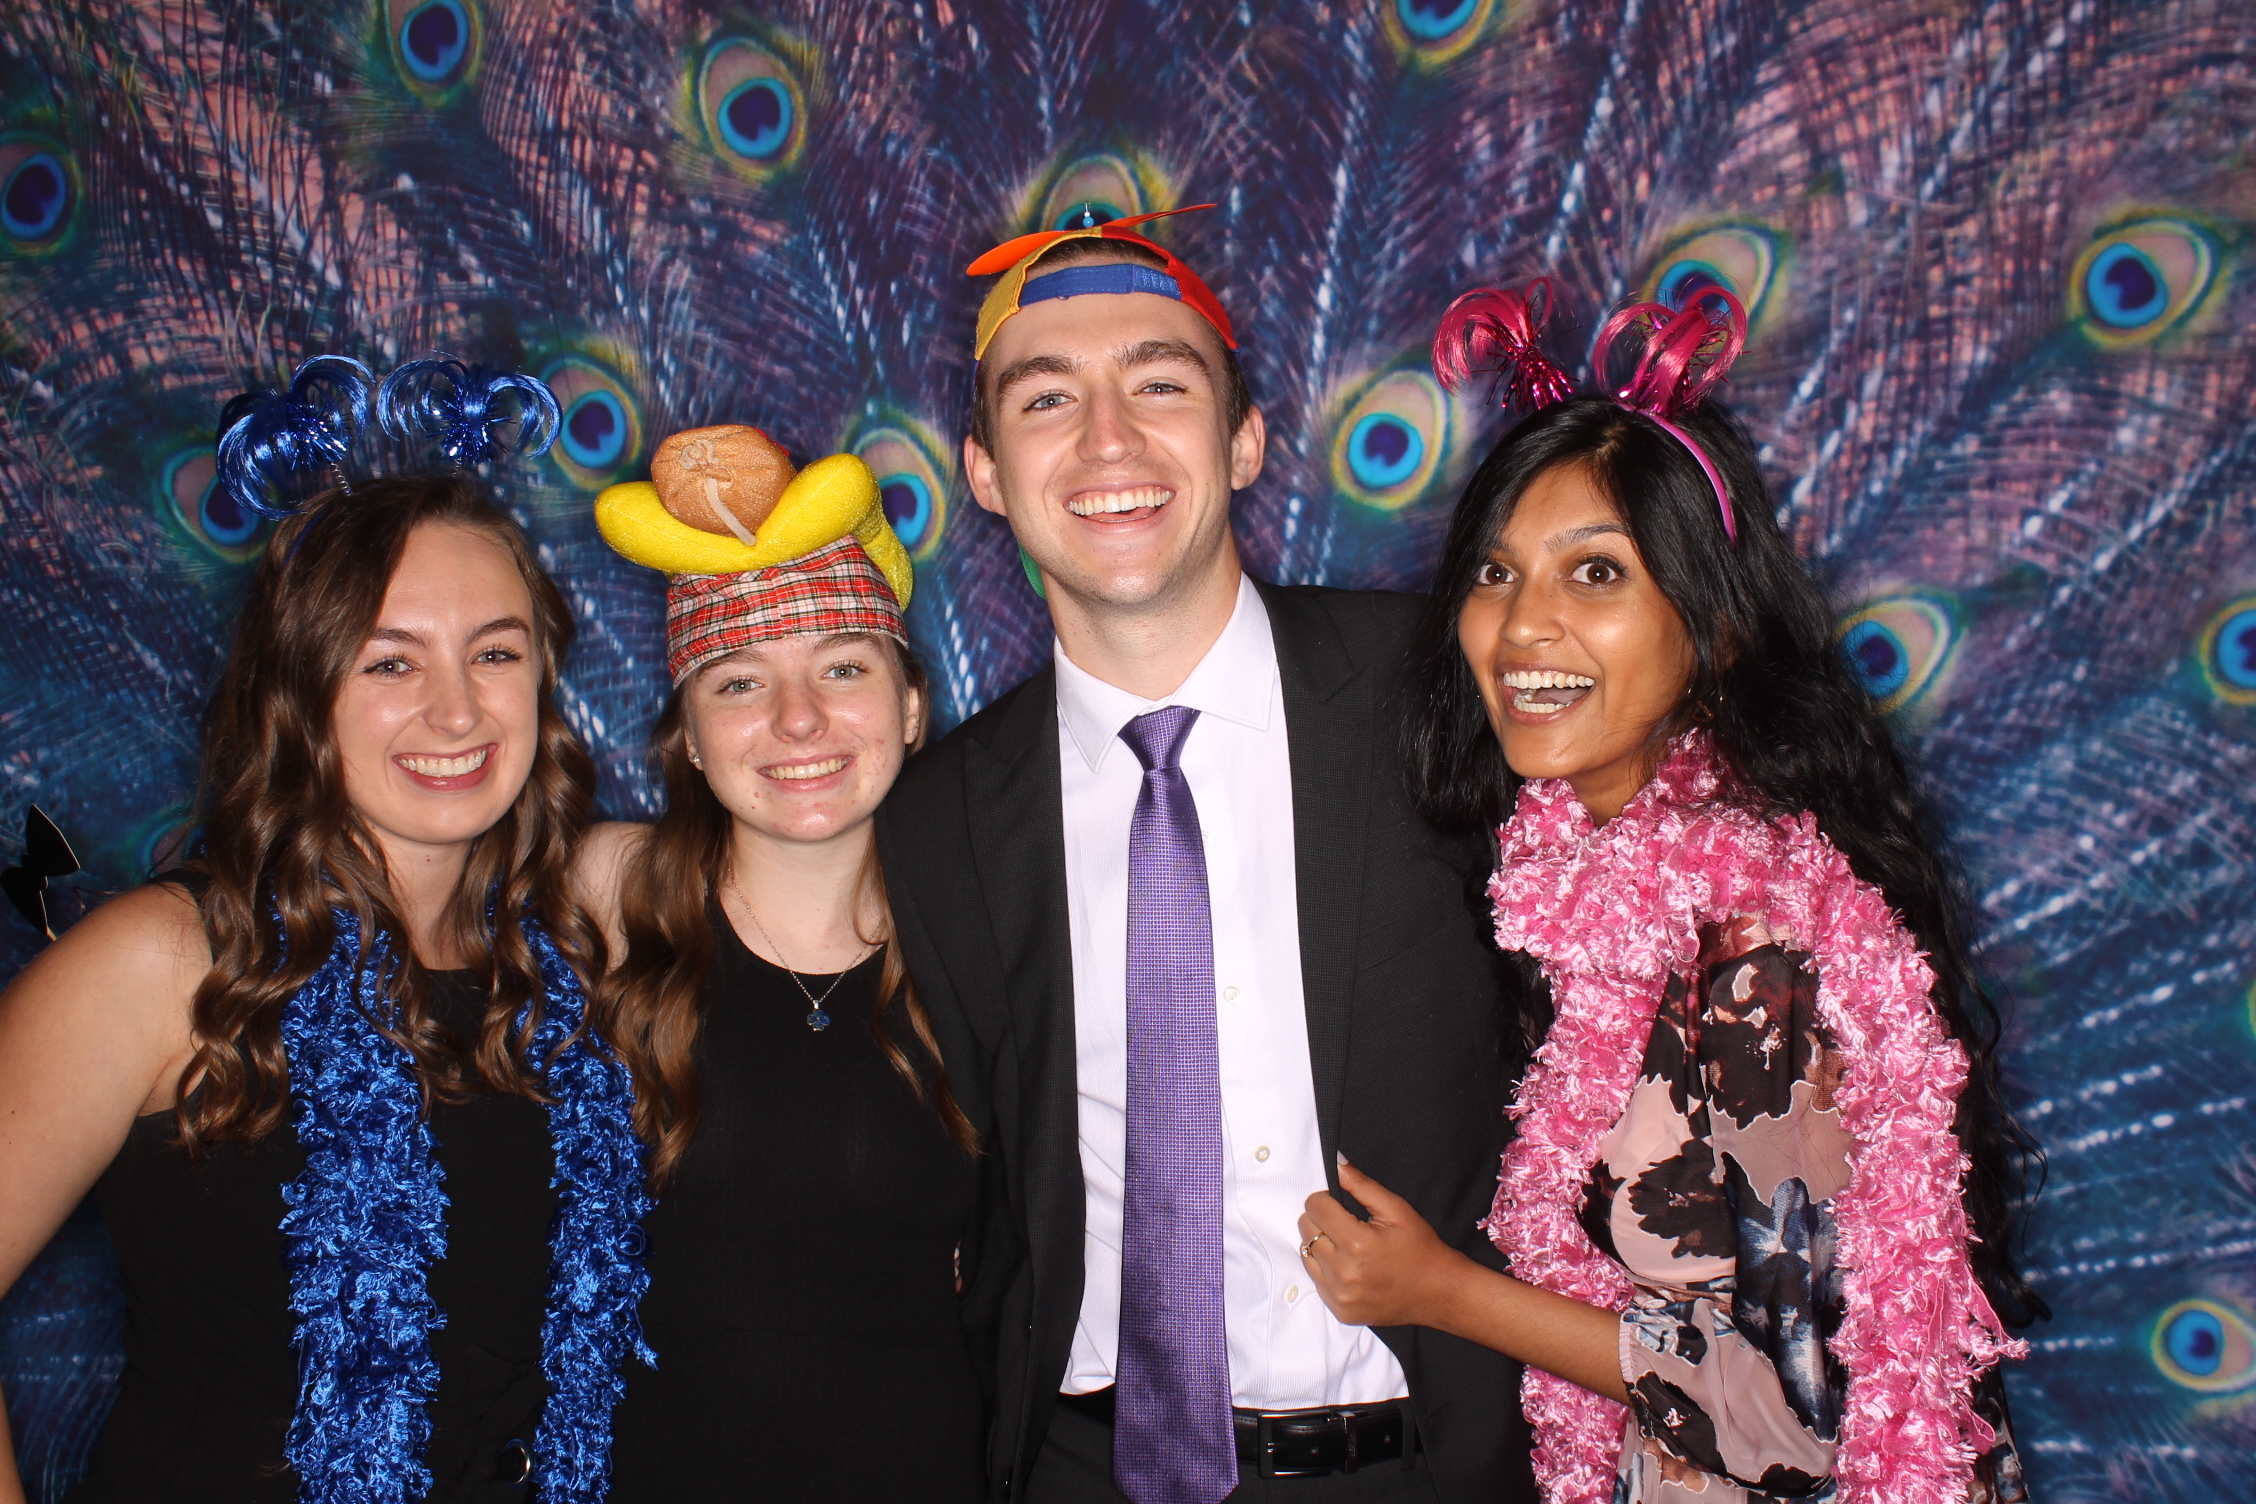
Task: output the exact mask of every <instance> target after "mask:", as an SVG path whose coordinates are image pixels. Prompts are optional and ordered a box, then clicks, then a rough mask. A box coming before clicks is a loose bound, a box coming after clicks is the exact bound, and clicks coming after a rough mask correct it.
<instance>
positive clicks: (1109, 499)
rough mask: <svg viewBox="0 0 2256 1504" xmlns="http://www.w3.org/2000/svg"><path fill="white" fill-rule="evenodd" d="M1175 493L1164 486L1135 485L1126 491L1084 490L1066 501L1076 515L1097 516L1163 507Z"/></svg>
mask: <svg viewBox="0 0 2256 1504" xmlns="http://www.w3.org/2000/svg"><path fill="white" fill-rule="evenodd" d="M1174 495H1175V493H1174V492H1173V491H1170V490H1168V489H1167V488H1166V487H1165V486H1137V487H1134V488H1133V489H1131V490H1127V491H1084V492H1082V493H1081V494H1080V495H1079V496H1076V497H1074V498H1073V499H1072V500H1071V501H1069V502H1067V503H1066V507H1067V508H1068V509H1069V510H1071V511H1072V513H1073V515H1074V516H1076V517H1097V516H1101V515H1103V514H1104V513H1106V512H1133V511H1135V510H1136V509H1137V508H1139V507H1163V506H1166V505H1167V503H1168V502H1169V501H1170V500H1172V499H1173V498H1174Z"/></svg>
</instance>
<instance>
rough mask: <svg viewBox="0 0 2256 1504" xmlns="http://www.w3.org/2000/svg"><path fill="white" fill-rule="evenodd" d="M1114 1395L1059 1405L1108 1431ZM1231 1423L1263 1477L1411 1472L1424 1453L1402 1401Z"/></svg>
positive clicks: (1252, 1414) (1074, 1398)
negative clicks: (1395, 1466) (1388, 1467)
mask: <svg viewBox="0 0 2256 1504" xmlns="http://www.w3.org/2000/svg"><path fill="white" fill-rule="evenodd" d="M1113 1394H1114V1391H1113V1390H1112V1389H1110V1388H1106V1389H1099V1390H1095V1391H1093V1392H1092V1393H1089V1394H1061V1395H1059V1396H1058V1403H1059V1404H1061V1405H1063V1406H1065V1407H1066V1408H1067V1409H1068V1410H1072V1411H1074V1412H1076V1413H1078V1414H1081V1415H1085V1416H1087V1417H1089V1419H1091V1420H1094V1421H1099V1422H1102V1423H1103V1424H1105V1425H1108V1426H1109V1425H1111V1424H1112V1407H1113ZM1230 1422H1231V1429H1232V1430H1233V1431H1235V1432H1236V1433H1237V1442H1238V1461H1239V1462H1241V1463H1243V1464H1244V1465H1245V1466H1247V1467H1250V1468H1253V1469H1255V1470H1256V1471H1258V1472H1259V1473H1260V1475H1261V1476H1262V1477H1264V1478H1321V1477H1324V1476H1325V1475H1326V1474H1329V1473H1352V1472H1354V1471H1355V1470H1356V1469H1357V1468H1364V1467H1370V1466H1372V1465H1374V1464H1376V1463H1381V1462H1397V1463H1400V1464H1401V1465H1402V1466H1404V1467H1408V1466H1409V1465H1410V1464H1409V1459H1410V1458H1411V1457H1413V1456H1415V1455H1417V1454H1418V1453H1419V1452H1421V1451H1423V1450H1424V1449H1425V1448H1424V1444H1423V1442H1421V1440H1420V1439H1419V1437H1418V1434H1417V1428H1416V1427H1414V1426H1412V1425H1411V1424H1410V1407H1409V1406H1408V1405H1407V1404H1405V1403H1404V1402H1403V1401H1401V1400H1393V1401H1389V1402H1388V1403H1386V1404H1383V1405H1325V1406H1319V1407H1317V1408H1316V1409H1313V1410H1240V1409H1235V1408H1233V1409H1232V1410H1231V1411H1230Z"/></svg>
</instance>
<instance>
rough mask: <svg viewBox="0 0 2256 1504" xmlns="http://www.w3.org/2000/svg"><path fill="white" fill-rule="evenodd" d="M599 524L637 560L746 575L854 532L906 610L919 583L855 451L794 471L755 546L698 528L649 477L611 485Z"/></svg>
mask: <svg viewBox="0 0 2256 1504" xmlns="http://www.w3.org/2000/svg"><path fill="white" fill-rule="evenodd" d="M595 526H596V530H597V531H599V532H600V533H602V534H603V541H604V542H606V543H608V544H610V545H611V546H612V547H613V548H614V549H617V550H618V551H619V552H620V553H621V554H623V555H625V556H626V557H627V558H629V559H632V560H633V561H634V562H635V563H637V564H642V565H647V566H648V567H649V568H652V569H662V570H664V571H665V572H666V573H667V574H742V573H744V572H745V571H747V570H754V569H766V568H768V567H770V566H771V565H776V564H783V563H786V562H788V561H790V560H792V559H796V558H798V557H800V556H801V555H802V554H809V553H813V552H814V551H815V550H816V549H818V548H824V547H827V546H828V545H830V544H833V543H836V542H837V541H838V540H839V539H841V538H844V537H846V536H847V535H848V534H852V535H853V536H854V537H856V538H859V539H860V540H861V543H862V550H863V552H865V553H867V554H868V555H869V556H870V562H871V563H873V564H875V565H876V566H877V567H878V571H879V572H880V573H882V574H883V575H884V576H885V580H886V583H887V584H889V585H891V586H892V587H893V594H894V596H895V597H896V598H897V599H898V600H899V601H900V603H901V605H902V607H903V608H904V609H906V608H907V606H908V604H909V592H910V590H911V589H912V588H913V587H914V585H915V583H916V577H915V573H914V571H913V570H912V569H911V567H910V564H909V551H908V550H907V549H906V548H903V547H902V546H901V540H900V539H899V538H897V537H895V536H894V534H893V528H892V525H891V524H890V523H888V522H887V521H886V520H885V508H884V506H883V504H882V503H881V502H880V500H879V495H878V489H877V477H876V476H875V475H873V474H871V473H870V467H869V466H867V465H865V464H863V463H862V462H861V460H860V459H859V458H857V457H856V456H854V455H851V454H834V455H831V456H830V457H829V458H828V459H820V460H817V461H815V462H814V463H813V464H811V465H809V466H808V467H807V468H806V469H804V470H802V471H800V472H799V473H798V474H797V475H795V476H793V477H792V479H791V483H790V484H789V485H787V486H785V487H784V489H783V494H782V495H781V496H779V497H778V498H777V499H776V504H775V509H774V510H773V511H772V512H770V513H769V514H768V515H767V517H766V518H765V519H764V520H762V522H761V523H760V526H759V531H758V532H757V533H755V534H753V535H752V541H751V542H750V543H749V544H747V543H746V542H745V541H744V539H743V537H741V536H732V535H730V534H726V533H715V532H708V531H706V530H705V529H703V528H697V527H691V526H690V525H689V524H688V523H686V522H683V521H681V520H679V519H678V518H676V517H675V516H674V515H673V514H672V513H670V512H668V511H667V510H666V507H665V504H664V503H663V502H662V501H660V500H659V497H658V488H657V487H656V486H655V485H653V484H651V483H650V482H649V481H646V480H636V481H627V482H625V483H623V484H621V485H616V486H610V487H607V488H605V489H604V491H603V492H602V493H601V494H600V495H598V496H597V497H596V498H595Z"/></svg>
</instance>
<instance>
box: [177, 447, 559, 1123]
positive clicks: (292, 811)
mask: <svg viewBox="0 0 2256 1504" xmlns="http://www.w3.org/2000/svg"><path fill="white" fill-rule="evenodd" d="M438 525H445V526H451V527H460V528H467V529H470V530H471V531H473V532H477V533H481V534H483V535H484V536H486V537H488V538H491V539H492V540H493V541H494V542H496V543H498V544H500V545H501V546H502V547H503V548H504V549H506V550H508V552H509V556H510V558H511V559H512V560H513V561H514V562H515V563H516V565H517V571H518V573H519V574H520V575H521V576H523V578H524V581H525V588H526V590H527V591H528V592H529V593H530V594H531V596H532V602H533V620H532V635H533V639H534V644H535V649H536V651H537V652H538V653H539V654H540V667H541V689H542V693H541V706H540V733H539V739H538V742H537V745H536V747H535V750H534V755H533V766H532V773H531V776H530V777H528V778H527V779H526V781H525V787H524V790H523V792H521V793H520V794H519V795H518V796H517V801H516V803H514V804H512V805H511V806H510V808H509V811H508V813H507V814H505V815H503V816H502V818H501V819H500V821H499V822H498V823H496V824H495V825H494V826H493V828H492V829H490V830H488V831H486V832H485V834H483V835H481V836H479V837H478V839H477V840H476V841H474V842H473V843H472V844H471V847H470V854H469V859H468V862H467V864H466V865H465V867H464V869H463V874H462V880H461V883H460V885H459V886H458V887H457V888H456V890H455V894H454V899H453V902H452V904H451V905H450V906H449V909H448V911H447V914H446V916H445V920H444V923H445V925H446V927H447V930H448V933H449V935H450V937H451V938H452V940H453V941H454V943H455V944H456V945H457V946H458V947H459V950H460V953H461V954H462V956H463V957H464V958H465V960H466V964H467V965H468V967H469V969H470V970H471V971H472V973H474V974H475V975H477V976H478V977H480V978H481V979H482V980H484V981H485V982H486V983H487V984H488V985H489V986H490V988H491V992H490V1001H489V1002H488V1004H487V1008H486V1012H485V1017H484V1019H483V1021H482V1023H481V1026H480V1029H479V1035H478V1038H477V1039H475V1040H461V1039H457V1038H455V1037H454V1036H453V1034H452V1033H451V1032H450V1031H448V1030H447V1029H445V1028H444V1027H443V1026H441V1025H439V1024H438V1023H437V1022H436V1021H434V1020H433V1018H432V1017H431V1006H430V1004H431V996H430V992H431V983H430V976H429V974H428V973H427V972H426V971H425V970H424V968H423V966H422V964H421V963H420V962H419V961H418V960H417V959H416V957H415V954H414V949H413V947H412V946H410V945H408V944H406V943H405V937H406V935H407V934H408V930H407V927H406V925H405V924H404V923H403V922H402V921H401V918H400V915H399V912H398V910H397V908H396V907H395V905H394V903H393V899H392V892H391V887H390V884H389V882H388V881H387V879H386V875H385V867H384V858H383V853H382V850H381V848H380V847H379V846H378V845H377V841H376V837H375V834H374V833H373V832H372V831H371V830H370V829H369V827H368V825H367V823H366V822H365V821H363V820H362V819H361V817H360V815H359V814H358V813H357V812H356V811H355V810H354V808H353V805H352V802H351V801H350V800H349V799H348V798H347V797H346V794H345V775H344V759H343V757H342V755H341V754H340V752H339V750H338V748H337V740H336V735H335V730H334V724H333V722H334V710H335V705H336V700H337V694H338V691H339V689H340V688H341V687H342V685H343V683H344V680H345V676H346V674H347V673H349V672H350V671H351V668H352V665H353V662H354V660H355V658H356V657H357V656H358V654H359V653H360V650H361V648H362V646H363V645H364V644H365V643H366V642H367V640H368V634H369V632H370V631H371V630H373V629H374V627H375V625H376V619H377V615H378V613H379V612H380V611H381V610H382V609H383V604H384V595H385V592H386V591H387V590H389V589H390V588H391V582H392V575H393V573H394V572H395V571H396V570H397V569H398V568H399V562H400V556H401V554H402V552H403V551H404V550H405V549H406V547H407V540H408V535H409V534H411V533H413V532H414V531H415V530H416V529H417V528H419V527H425V526H438ZM571 641H572V616H571V612H570V610H569V609H568V608H567V607H566V605H565V603H564V597H563V596H562V595H561V594H560V593H559V592H558V591H557V588H556V586H555V584H554V582H552V581H551V580H550V579H549V578H548V576H547V574H546V573H545V572H543V571H542V569H541V567H540V565H539V563H538V562H537V561H536V560H535V558H534V556H533V550H532V545H531V544H530V543H529V542H528V541H527V540H526V538H525V534H524V532H523V531H522V530H521V529H519V527H518V526H517V524H516V523H514V522H512V521H511V520H510V519H509V518H508V517H507V516H505V515H504V514H503V513H502V512H501V511H500V510H499V509H497V508H496V507H495V506H494V505H493V503H492V502H491V501H489V500H488V499H487V498H486V496H485V494H484V492H483V491H482V490H481V489H480V488H479V487H478V486H477V485H476V484H475V483H473V482H472V481H470V480H467V479H464V478H461V477H457V476H419V477H406V478H399V479H390V480H379V481H371V482H365V483H363V484H362V485H360V486H358V487H356V488H354V490H353V491H352V492H351V493H350V494H349V495H348V494H345V493H344V492H342V491H337V490H332V491H326V492H323V493H322V494H321V495H320V496H318V497H316V498H314V500H313V501H312V502H311V503H309V504H308V505H307V506H306V508H305V509H304V510H302V511H301V512H299V513H298V514H297V515H295V516H293V517H291V518H290V519H288V520H287V521H285V522H284V523H283V524H282V525H281V526H280V527H278V528H277V529H275V532H274V536H273V538H272V539H271V540H270V541H269V543H268V545H267V549H266V555H265V557H264V558H263V559H261V560H260V561H259V565H258V569H257V571H256V572H255V573H254V574H253V576H252V579H251V584H250V594H249V598H248V599H247V600H246V601H245V602H244V605H243V610H242V614H241V616H240V617H239V618H238V619H237V622H236V627H235V641H234V645H233V648H232V650H231V651H230V653H229V655H228V660H227V669H226V672H225V673H224V675H223V676H222V677H221V679H220V682H219V688H218V691H217V693H216V694H214V695H213V697H212V702H211V706H210V708H209V710H208V711H207V712H206V715H205V721H204V746H203V787H202V793H201V798H200V805H201V814H202V816H203V821H204V830H205V834H204V839H203V846H202V852H201V860H200V863H198V864H197V865H200V866H201V867H202V869H203V870H204V872H205V874H206V875H207V876H208V878H209V884H208V886H207V887H206V888H205V889H204V892H203V895H202V897H201V898H200V899H199V901H198V902H199V906H200V908H201V910H202V914H203V921H204V928H205V930H206V932H207V933H208V934H209V936H210V938H211V945H212V968H211V970H210V972H208V973H207V974H206V975H205V977H204V980H203V982H202V984H201V985H200V986H198V987H197V989H196V996H195V1002H194V1010H195V1011H194V1027H195V1037H196V1040H197V1049H196V1052H195V1054H194V1055H193V1056H192V1057H191V1058H190V1060H189V1062H188V1066H187V1068H186V1070H185V1071H183V1072H182V1075H181V1078H180V1101H179V1106H178V1108H177V1109H176V1118H177V1121H178V1123H179V1128H180V1135H181V1138H182V1139H183V1141H184V1142H185V1143H186V1144H187V1145H188V1146H189V1148H190V1149H191V1151H194V1152H201V1151H202V1149H203V1148H204V1147H205V1146H206V1145H209V1144H214V1143H239V1144H247V1143H252V1142H255V1141H257V1140H259V1139H261V1138H263V1137H265V1136H266V1135H267V1134H269V1133H272V1132H273V1131H274V1130H275V1129H276V1128H278V1127H280V1126H281V1125H282V1123H283V1122H284V1121H285V1119H286V1117H287V1114H288V1110H289V1061H288V1057H287V1056H286V1054H285V1053H284V1050H283V1044H282V1012H283V1006H284V1004H286V1003H287V1002H288V1001H289V999H290V997H291V996H292V995H293V994H294V993H296V992H297V991H298V989H299V988H301V987H303V986H304V985H305V984H306V982H307V980H308V979H310V978H311V977H312V975H313V974H314V972H315V971H317V970H318V969H319V968H320V966H321V964H322V962H323V961H324V960H326V959H327V958H328V955H329V951H330V947H331V946H332V944H333V943H334V942H335V940H336V935H337V926H336V921H335V919H334V917H333V916H334V914H335V913H336V912H337V911H340V910H341V911H343V912H346V913H349V914H351V915H353V916H354V917H355V918H356V919H357V920H358V921H359V924H360V932H361V934H362V935H364V936H376V935H383V936H387V937H390V939H391V942H392V943H391V944H390V945H389V947H388V949H389V952H390V954H391V957H392V958H393V964H392V966H391V968H390V971H389V973H388V978H387V985H388V989H389V994H390V996H391V997H392V998H393V999H394V1000H395V1001H396V1002H397V1004H398V1006H399V1013H398V1017H397V1019H396V1020H395V1021H394V1023H393V1026H392V1028H391V1029H390V1030H389V1032H390V1033H391V1034H392V1037H393V1038H395V1039H396V1040H397V1041H398V1042H399V1043H400V1045H402V1046H403V1047H404V1048H405V1049H407V1051H408V1052H409V1053H410V1054H411V1055H412V1056H413V1057H414V1061H415V1068H416V1073H417V1075H418V1077H419V1078H420V1079H421V1081H422V1083H423V1087H424V1091H425V1093H426V1096H427V1097H428V1096H432V1095H437V1096H441V1097H456V1096H459V1095H460V1094H462V1093H463V1092H464V1091H466V1090H467V1089H468V1088H469V1086H470V1082H469V1080H468V1076H469V1074H470V1073H471V1072H475V1074H476V1075H477V1076H479V1077H481V1078H483V1080H484V1082H485V1083H486V1085H488V1086H489V1087H491V1088H493V1089H495V1090H500V1091H506V1092H511V1093H515V1094H517V1095H521V1096H527V1097H535V1098H537V1097H538V1096H539V1094H540V1093H539V1088H538V1086H537V1084H536V1083H535V1081H534V1079H533V1076H532V1073H531V1070H530V1068H529V1067H528V1066H527V1064H526V1061H525V1052H526V1049H527V1047H528V1045H529V1043H530V1040H531V1037H532V1031H533V1029H534V1027H535V1026H536V1024H537V1022H538V1017H539V1013H540V1008H541V1000H542V995H543V989H542V986H541V979H540V969H539V965H538V963H537V962H536V961H535V960H534V957H533V953H532V949H531V947H530V946H529V945H528V944H527V942H526V939H525V930H524V924H523V916H525V915H528V914H530V915H533V916H536V917H537V918H538V919H539V920H540V921H541V923H542V924H543V925H545V926H546V927H547V929H548V931H549V933H550V935H551V936H553V937H554V939H555V941H556V943H557V946H558V948H559V949H560V950H562V951H563V952H564V954H565V956H566V958H567V959H569V960H570V961H571V962H572V963H573V965H574V966H575V967H577V968H578V969H579V971H580V974H581V975H582V976H593V975H597V974H598V973H600V971H601V969H602V966H603V949H602V945H603V942H602V937H601V934H600V932H599V931H598V930H597V929H596V928H595V926H594V925H593V924H592V922H591V921H590V920H589V919H588V917H587V915H586V914H585V912H584V910H582V908H581V907H580V905H579V904H578V903H577V902H576V901H575V900H574V898H573V896H572V891H571V888H570V884H569V870H570V857H571V851H572V845H573V842H574V840H575V839H576V838H577V836H578V835H579V833H580V831H581V830H582V829H584V828H585V826H586V824H587V821H588V815H589V811H590V809H591V807H592V805H593V802H594V789H595V768H594V764H593V762H592V760H591V759H590V758H589V756H588V753H587V749H586V748H585V747H583V746H582V745H581V744H580V740H579V738H578V737H576V736H574V735H573V734H572V731H571V728H570V727H568V726H567V725H566V724H565V723H564V718H563V716H562V715H561V714H560V713H559V712H558V711H557V709H556V705H555V697H554V690H555V688H556V674H557V668H558V666H559V665H560V664H561V663H562V661H563V657H564V653H565V650H566V649H567V648H568V647H569V646H570V644H571ZM277 920H279V921H280V922H279V925H277V922H276V921H277ZM528 1004H529V1005H530V1007H527V1005H528ZM521 1008H523V1009H525V1010H526V1011H525V1017H524V1020H523V1022H522V1023H519V1022H518V1011H519V1009H521Z"/></svg>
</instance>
